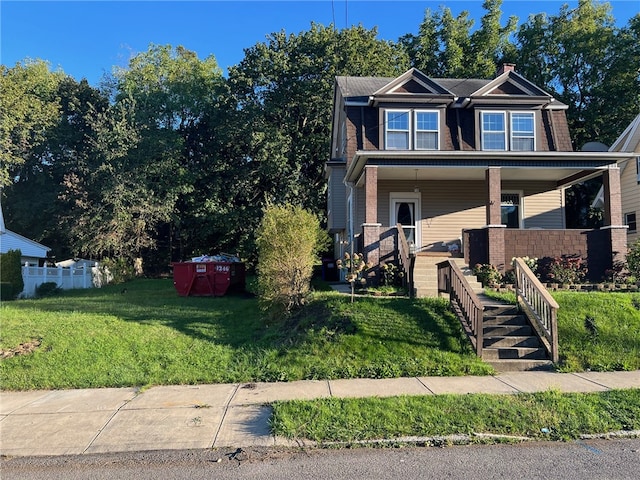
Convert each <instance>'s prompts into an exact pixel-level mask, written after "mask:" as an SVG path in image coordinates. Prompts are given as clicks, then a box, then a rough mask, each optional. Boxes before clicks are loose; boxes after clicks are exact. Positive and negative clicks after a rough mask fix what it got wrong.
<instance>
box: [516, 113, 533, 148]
mask: <svg viewBox="0 0 640 480" xmlns="http://www.w3.org/2000/svg"><path fill="white" fill-rule="evenodd" d="M534 144H535V136H534V133H533V113H531V112H527V113H512V114H511V150H515V151H518V152H532V151H533V150H534Z"/></svg>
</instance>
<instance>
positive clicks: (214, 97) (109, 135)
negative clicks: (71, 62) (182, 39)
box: [93, 45, 226, 267]
mask: <svg viewBox="0 0 640 480" xmlns="http://www.w3.org/2000/svg"><path fill="white" fill-rule="evenodd" d="M114 85H115V92H114V97H115V104H114V105H113V107H112V108H111V110H110V116H108V117H107V118H103V119H100V121H98V123H97V124H96V126H97V131H98V132H99V135H98V136H97V143H96V147H97V148H98V150H99V151H100V152H101V158H102V164H101V166H100V167H99V171H101V172H106V177H107V178H105V179H104V181H103V182H102V185H103V189H102V193H101V197H102V199H103V200H102V202H101V205H105V204H107V205H109V206H110V209H108V210H107V211H105V210H102V211H101V213H103V214H104V213H106V215H107V218H106V219H107V220H108V221H105V222H102V223H101V225H103V229H104V228H106V231H105V232H104V235H103V238H105V239H107V240H108V241H107V243H106V244H105V245H103V246H101V247H100V248H101V250H102V251H103V252H105V253H106V252H114V253H117V254H120V255H127V256H129V257H138V256H143V257H145V263H146V264H147V265H160V266H162V267H165V266H166V265H167V264H168V263H169V262H170V261H171V260H175V259H177V258H175V255H176V252H175V251H174V250H175V247H176V246H179V245H180V244H181V239H182V238H183V227H184V228H186V227H185V225H189V222H188V218H189V217H190V216H192V215H194V213H193V212H198V211H201V210H202V207H201V205H202V204H203V203H205V202H206V201H207V199H211V198H213V199H217V195H218V192H217V191H214V192H212V191H196V190H195V188H196V186H201V185H202V179H203V177H207V178H211V177H210V175H209V171H210V170H215V168H216V162H224V161H226V159H224V158H222V159H220V158H218V157H217V156H216V155H215V153H216V152H217V150H216V148H215V146H216V141H215V140H216V138H217V125H216V122H215V118H214V117H215V116H216V111H217V109H218V108H219V106H220V104H221V97H224V92H225V86H224V80H223V78H222V72H221V70H220V68H219V67H218V65H217V62H216V60H215V58H214V57H213V56H210V57H207V58H205V59H204V60H200V59H199V58H198V57H197V55H196V54H195V53H194V52H191V51H189V50H187V49H185V48H183V47H176V48H173V47H171V46H170V45H165V46H158V45H151V46H150V47H149V49H148V51H146V52H143V53H141V54H139V55H136V56H135V57H134V58H132V60H131V61H130V64H129V66H128V68H126V69H121V70H118V71H116V72H115V78H114ZM114 143H115V144H116V146H117V147H118V148H116V149H114V148H113V144H114ZM120 147H122V148H120ZM206 149H209V150H208V151H207V150H206ZM114 152H118V154H117V155H115V154H114ZM209 186H210V187H213V185H209ZM194 202H195V204H194ZM96 208H97V209H98V210H99V207H98V204H95V205H94V207H93V209H96ZM99 211H100V210H99ZM196 215H197V214H196ZM201 229H202V230H205V229H206V227H204V226H201ZM186 237H187V238H189V235H188V234H186Z"/></svg>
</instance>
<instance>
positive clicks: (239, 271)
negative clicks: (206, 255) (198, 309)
mask: <svg viewBox="0 0 640 480" xmlns="http://www.w3.org/2000/svg"><path fill="white" fill-rule="evenodd" d="M173 285H174V286H175V287H176V290H177V292H178V295H180V296H181V297H187V296H194V297H221V296H223V295H224V294H225V293H227V291H228V290H229V289H238V290H244V287H245V273H244V263H241V262H177V263H173Z"/></svg>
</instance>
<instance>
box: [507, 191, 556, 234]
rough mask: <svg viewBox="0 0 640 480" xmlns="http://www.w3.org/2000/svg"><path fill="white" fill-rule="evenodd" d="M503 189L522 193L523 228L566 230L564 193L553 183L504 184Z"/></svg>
mask: <svg viewBox="0 0 640 480" xmlns="http://www.w3.org/2000/svg"><path fill="white" fill-rule="evenodd" d="M502 189H503V190H506V191H519V192H521V193H522V195H523V198H522V203H523V205H522V216H523V220H524V221H523V228H550V229H558V228H559V229H563V228H565V221H564V193H563V191H562V190H560V189H556V188H555V184H554V183H552V182H504V183H503V185H502Z"/></svg>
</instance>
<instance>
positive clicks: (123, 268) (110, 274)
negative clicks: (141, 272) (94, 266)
mask: <svg viewBox="0 0 640 480" xmlns="http://www.w3.org/2000/svg"><path fill="white" fill-rule="evenodd" d="M101 269H102V273H103V275H105V278H107V279H108V282H105V283H115V284H118V283H124V282H127V281H129V280H133V279H134V278H135V276H136V271H135V268H134V264H133V262H132V261H131V260H130V259H127V258H123V257H120V258H105V259H104V260H102V262H101Z"/></svg>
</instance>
